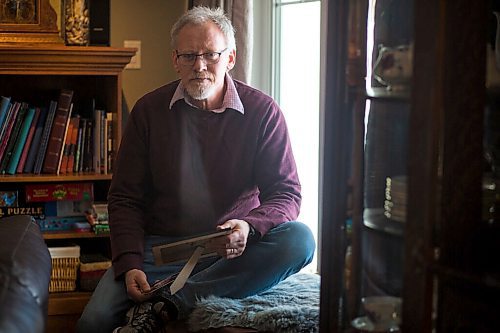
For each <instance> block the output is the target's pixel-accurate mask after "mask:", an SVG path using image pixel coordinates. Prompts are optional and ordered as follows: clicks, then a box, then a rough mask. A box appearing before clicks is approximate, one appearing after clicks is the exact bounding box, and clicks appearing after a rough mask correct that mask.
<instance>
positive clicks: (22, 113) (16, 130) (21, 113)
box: [0, 103, 28, 173]
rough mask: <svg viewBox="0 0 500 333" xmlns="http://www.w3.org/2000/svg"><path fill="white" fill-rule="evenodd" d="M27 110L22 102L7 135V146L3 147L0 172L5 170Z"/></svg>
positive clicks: (26, 106)
mask: <svg viewBox="0 0 500 333" xmlns="http://www.w3.org/2000/svg"><path fill="white" fill-rule="evenodd" d="M27 112H28V105H27V104H26V103H22V104H21V106H20V107H19V112H18V114H17V117H16V119H15V121H14V125H13V128H12V131H11V133H10V136H9V141H8V144H7V147H6V148H5V153H4V156H3V158H2V162H1V164H0V172H1V173H5V172H6V170H7V167H8V165H9V163H10V160H11V157H12V155H13V154H14V148H15V146H16V143H17V139H18V137H19V133H20V131H21V127H22V125H23V122H24V118H25V116H26V114H27Z"/></svg>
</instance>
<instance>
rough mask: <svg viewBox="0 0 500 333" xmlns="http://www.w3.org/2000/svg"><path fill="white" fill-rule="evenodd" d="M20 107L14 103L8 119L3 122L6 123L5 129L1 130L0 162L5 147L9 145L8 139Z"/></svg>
mask: <svg viewBox="0 0 500 333" xmlns="http://www.w3.org/2000/svg"><path fill="white" fill-rule="evenodd" d="M20 107H21V103H19V102H15V103H14V104H13V105H12V108H11V110H10V112H9V116H8V119H6V120H5V121H6V123H5V127H4V128H3V129H2V138H1V141H0V161H1V160H3V158H4V155H5V151H6V150H7V145H8V143H9V138H10V137H11V132H12V128H13V127H14V124H15V121H16V118H17V113H18V112H19V108H20Z"/></svg>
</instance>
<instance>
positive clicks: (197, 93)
mask: <svg viewBox="0 0 500 333" xmlns="http://www.w3.org/2000/svg"><path fill="white" fill-rule="evenodd" d="M186 92H187V94H188V95H189V97H191V98H192V99H194V100H197V101H201V100H204V99H208V98H209V97H210V96H211V95H212V94H213V92H214V87H213V86H212V85H211V86H208V87H204V86H197V87H192V86H187V87H186Z"/></svg>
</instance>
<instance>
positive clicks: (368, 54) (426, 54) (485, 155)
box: [320, 0, 500, 333]
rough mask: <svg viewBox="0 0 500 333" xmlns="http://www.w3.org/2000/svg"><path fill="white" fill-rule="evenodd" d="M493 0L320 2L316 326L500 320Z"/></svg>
mask: <svg viewBox="0 0 500 333" xmlns="http://www.w3.org/2000/svg"><path fill="white" fill-rule="evenodd" d="M495 6H496V1H488V0H479V1H473V2H471V1H468V0H453V1H452V0H442V1H420V0H419V1H417V0H350V1H347V0H336V1H326V2H325V9H326V11H325V12H326V14H325V17H327V19H326V20H325V22H326V28H325V32H326V33H325V42H326V44H325V45H326V48H325V62H324V63H325V68H326V70H325V74H324V77H323V79H324V80H323V82H324V87H325V88H324V112H323V118H322V123H323V129H322V138H323V142H322V145H323V149H322V168H321V177H322V188H321V193H322V207H321V211H320V213H321V235H322V236H321V265H320V268H321V274H322V287H321V288H322V289H321V324H320V328H321V331H322V332H329V333H330V332H405V333H406V332H415V333H417V332H418V333H422V332H494V331H498V324H497V325H495V324H494V319H495V316H496V315H495V314H498V313H500V305H499V304H500V270H499V267H500V218H499V213H498V211H499V208H500V206H499V202H500V191H499V185H500V181H499V175H500V171H499V170H500V169H499V167H500V166H499V157H500V152H499V151H500V79H498V78H500V71H499V69H500V56H499V55H500V42H496V41H497V40H498V41H500V37H498V38H497V37H496V34H497V33H496V30H500V24H499V25H497V20H499V19H500V8H498V9H497V8H496V7H495ZM497 27H499V28H498V29H497ZM495 42H496V43H498V44H497V45H495V44H496V43H495ZM495 55H496V58H495ZM495 61H496V63H495Z"/></svg>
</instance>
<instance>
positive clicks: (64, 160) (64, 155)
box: [57, 108, 73, 174]
mask: <svg viewBox="0 0 500 333" xmlns="http://www.w3.org/2000/svg"><path fill="white" fill-rule="evenodd" d="M70 110H71V108H70ZM70 114H71V111H70ZM72 131H73V123H72V122H71V117H68V119H67V122H66V130H65V131H64V137H63V141H62V142H63V145H62V146H61V155H60V157H59V163H58V166H57V174H59V173H62V174H65V173H66V167H67V165H68V153H69V145H70V141H71V132H72Z"/></svg>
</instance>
